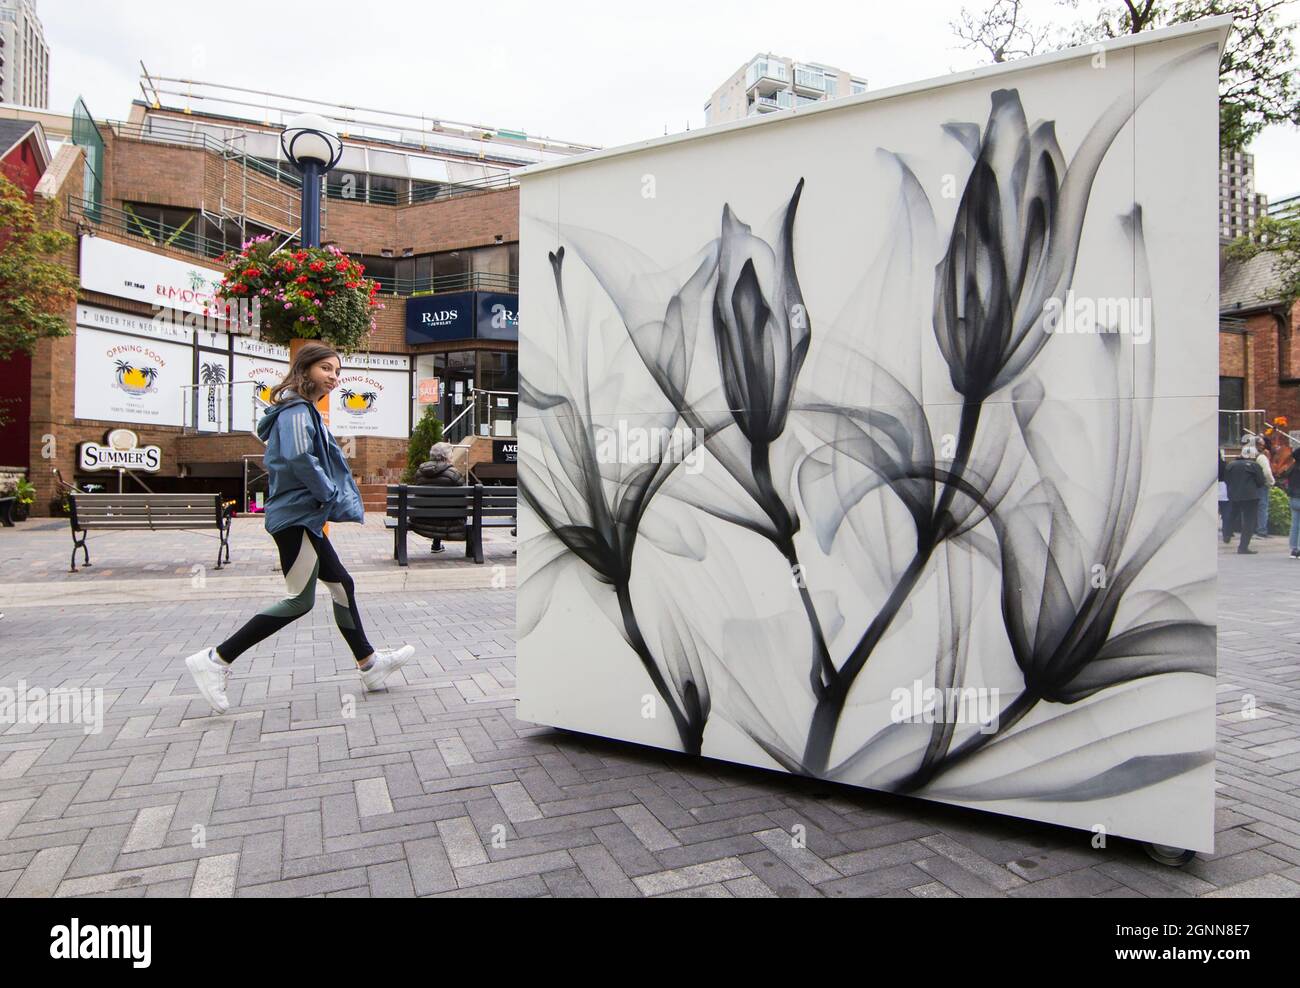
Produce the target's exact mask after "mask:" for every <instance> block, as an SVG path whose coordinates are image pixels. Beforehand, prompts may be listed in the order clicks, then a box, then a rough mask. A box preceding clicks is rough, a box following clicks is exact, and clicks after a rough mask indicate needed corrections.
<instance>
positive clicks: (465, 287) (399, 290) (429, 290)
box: [367, 271, 519, 296]
mask: <svg viewBox="0 0 1300 988" xmlns="http://www.w3.org/2000/svg"><path fill="white" fill-rule="evenodd" d="M367 274H369V273H368V272H367ZM371 277H374V276H373V275H371ZM375 280H376V281H378V282H379V290H380V291H382V292H384V293H385V294H388V295H411V296H419V295H444V294H446V293H447V292H517V291H519V277H518V276H517V275H509V274H496V273H495V272H491V271H467V272H465V273H464V274H448V275H437V276H435V277H432V278H395V277H376V278H375Z"/></svg>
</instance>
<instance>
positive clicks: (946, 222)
mask: <svg viewBox="0 0 1300 988" xmlns="http://www.w3.org/2000/svg"><path fill="white" fill-rule="evenodd" d="M1226 25H1227V22H1226V20H1223V19H1219V20H1217V21H1215V22H1209V23H1208V24H1202V25H1192V26H1186V27H1182V28H1177V29H1173V30H1170V31H1163V32H1154V33H1152V34H1150V35H1143V36H1142V39H1141V40H1134V39H1125V40H1121V41H1118V42H1113V43H1108V44H1107V46H1105V48H1104V49H1101V50H1098V49H1092V48H1089V49H1086V50H1078V51H1073V52H1065V53H1056V54H1053V55H1050V56H1044V57H1042V58H1037V59H1032V60H1028V61H1026V62H1023V63H1017V64H1014V65H1010V66H1003V67H997V68H992V69H989V70H982V71H980V72H976V73H970V74H966V75H963V76H962V77H961V78H960V79H957V80H937V81H934V82H931V83H926V84H920V85H916V86H912V87H901V88H900V89H899V90H898V91H893V92H886V93H873V94H867V95H865V96H861V97H855V98H849V99H841V100H837V101H835V102H833V103H830V104H822V105H819V106H817V107H815V108H807V109H800V110H797V111H793V112H785V113H778V114H773V115H770V116H768V117H765V118H763V119H761V120H759V121H756V122H751V123H747V124H740V125H724V126H722V127H719V128H714V129H711V130H708V131H704V132H701V133H694V134H690V135H685V136H682V137H676V138H666V139H664V140H660V141H651V142H647V143H646V144H643V145H638V146H636V147H634V148H629V149H615V150H614V151H607V152H600V153H596V154H593V155H588V156H584V157H582V158H578V159H572V160H569V161H565V162H563V163H560V164H558V165H543V166H539V167H537V168H536V169H534V170H532V171H525V172H524V173H523V174H522V176H521V186H522V200H521V236H520V244H521V249H520V264H521V268H520V281H521V285H520V294H521V296H524V297H527V298H528V300H529V301H528V305H529V319H528V321H527V323H526V324H525V325H524V326H523V327H521V330H522V331H521V338H520V406H519V432H520V467H519V469H520V478H521V485H522V492H521V503H520V519H519V536H520V550H519V565H520V591H519V611H518V621H519V628H518V633H519V658H518V681H519V698H520V699H519V707H518V713H519V716H520V718H521V719H523V720H526V721H531V722H533V723H539V724H549V725H554V726H558V727H563V728H568V729H572V730H578V731H584V732H589V733H592V734H598V735H603V736H607V737H611V738H617V739H625V740H629V741H635V742H638V743H642V744H648V745H654V746H659V747H662V748H670V749H674V750H680V751H686V752H690V753H695V754H703V755H708V756H711V757H715V758H722V759H727V760H731V761H735V762H740V763H745V764H749V765H755V766H762V767H765V768H769V769H778V770H784V771H788V772H793V773H798V774H802V775H808V776H815V777H819V778H823V779H828V780H833V781H836V782H841V783H846V784H850V785H856V786H863V787H868V788H872V789H880V790H887V791H891V792H895V793H903V794H909V795H913V796H918V797H922V798H928V799H934V800H939V801H943V802H948V803H955V804H960V805H966V806H971V807H977V808H980V809H984V810H990V811H995V812H999V813H1005V814H1012V815H1015V816H1021V817H1026V818H1032V819H1036V820H1044V821H1050V822H1053V823H1058V824H1064V825H1067V826H1071V827H1077V828H1081V829H1084V830H1095V828H1097V827H1102V828H1104V829H1105V832H1106V833H1108V834H1111V835H1117V836H1127V837H1133V838H1137V839H1141V840H1147V841H1153V842H1158V843H1162V844H1168V845H1173V846H1177V847H1182V848H1188V849H1195V850H1210V849H1212V847H1213V810H1214V788H1213V785H1214V696H1215V642H1216V639H1215V608H1214V600H1215V578H1216V563H1215V559H1216V556H1215V543H1214V524H1215V520H1214V519H1215V500H1214V494H1213V491H1212V489H1211V488H1212V486H1213V482H1214V475H1213V474H1212V473H1211V469H1210V463H1211V459H1212V456H1211V453H1212V452H1213V445H1214V441H1215V439H1214V437H1215V418H1216V416H1215V409H1216V404H1217V398H1216V393H1215V392H1216V381H1215V372H1214V370H1213V367H1214V362H1215V360H1216V348H1215V344H1214V335H1215V332H1216V324H1215V308H1214V307H1215V304H1216V298H1217V293H1216V291H1215V285H1216V284H1217V270H1218V268H1217V228H1216V224H1215V208H1214V196H1215V191H1216V181H1215V176H1216V174H1217V168H1218V153H1217V132H1216V124H1217V102H1216V98H1215V85H1216V80H1217V75H1218V62H1219V51H1220V50H1221V47H1222V44H1223V41H1224V37H1225V34H1226V29H1227V28H1226ZM1148 129H1149V130H1150V131H1151V133H1148V132H1147V131H1148ZM1171 258H1172V259H1174V260H1172V261H1171V260H1170V259H1171ZM1189 286H1194V287H1195V290H1190V289H1189Z"/></svg>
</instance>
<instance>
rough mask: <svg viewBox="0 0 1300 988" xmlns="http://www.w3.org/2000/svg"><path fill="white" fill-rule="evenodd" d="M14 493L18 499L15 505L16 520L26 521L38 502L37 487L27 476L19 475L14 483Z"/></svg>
mask: <svg viewBox="0 0 1300 988" xmlns="http://www.w3.org/2000/svg"><path fill="white" fill-rule="evenodd" d="M13 495H14V497H16V498H17V499H18V503H17V504H16V505H14V521H26V520H27V518H28V516H29V515H30V514H31V512H32V505H33V504H35V503H36V487H35V485H34V484H33V483H32V482H31V481H30V480H28V479H27V478H26V477H19V478H18V480H17V482H16V483H15V484H14V489H13Z"/></svg>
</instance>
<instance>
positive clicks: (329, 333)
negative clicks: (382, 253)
mask: <svg viewBox="0 0 1300 988" xmlns="http://www.w3.org/2000/svg"><path fill="white" fill-rule="evenodd" d="M220 260H221V263H222V264H224V265H225V266H226V269H225V272H224V274H223V277H222V279H221V292H220V295H221V299H222V301H224V302H230V303H239V302H241V301H242V302H256V303H257V305H258V306H259V308H260V318H259V322H260V325H261V338H262V339H264V340H267V341H268V342H271V343H277V344H279V345H281V346H288V345H289V343H290V342H291V341H292V340H294V339H311V340H321V341H323V342H325V343H329V344H330V345H331V346H334V347H336V348H337V349H339V350H341V351H343V352H345V353H350V352H353V351H356V350H359V349H362V348H364V347H365V346H366V345H367V343H368V342H369V339H370V336H371V335H372V334H373V333H374V332H375V312H376V310H378V309H382V308H383V303H381V302H380V301H379V300H378V298H377V297H376V296H377V295H378V293H379V282H377V281H375V280H373V279H371V278H367V277H365V270H366V269H365V266H364V265H362V264H360V263H359V262H357V261H354V260H352V258H350V257H348V256H347V255H345V254H344V253H343V252H342V251H340V250H339V249H338V248H337V247H298V248H293V247H285V248H281V249H279V250H277V249H275V246H274V244H273V243H272V241H271V238H270V237H269V236H266V237H256V238H254V239H253V240H250V241H249V242H248V243H246V244H244V246H243V247H242V248H241V249H240V250H239V251H238V252H237V253H228V254H224V255H222V257H221V259H220Z"/></svg>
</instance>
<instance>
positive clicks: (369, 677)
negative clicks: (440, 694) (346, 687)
mask: <svg viewBox="0 0 1300 988" xmlns="http://www.w3.org/2000/svg"><path fill="white" fill-rule="evenodd" d="M414 654H415V646H414V645H403V646H402V647H401V648H399V649H397V650H396V651H391V650H389V649H380V650H379V651H377V652H375V659H374V662H372V663H371V665H370V668H369V669H367V670H365V671H364V672H362V673H361V684H362V685H363V686H365V688H366V690H367V691H368V692H374V691H375V690H377V689H381V688H382V687H383V685H384V680H385V679H387V678H388V675H389V673H393V672H396V671H397V670H398V669H400V668H402V666H404V665H406V662H407V660H408V659H410V657H411V656H412V655H414Z"/></svg>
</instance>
